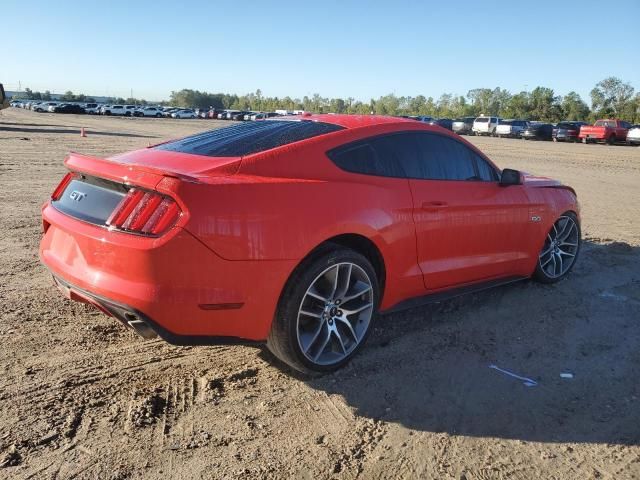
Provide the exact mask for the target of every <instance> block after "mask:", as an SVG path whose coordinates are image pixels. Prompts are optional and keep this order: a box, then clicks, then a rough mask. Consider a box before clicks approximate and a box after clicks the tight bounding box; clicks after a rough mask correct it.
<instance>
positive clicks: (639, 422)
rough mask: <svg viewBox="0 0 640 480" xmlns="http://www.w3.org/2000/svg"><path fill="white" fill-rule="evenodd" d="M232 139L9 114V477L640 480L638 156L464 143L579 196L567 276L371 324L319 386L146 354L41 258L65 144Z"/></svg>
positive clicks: (214, 357)
mask: <svg viewBox="0 0 640 480" xmlns="http://www.w3.org/2000/svg"><path fill="white" fill-rule="evenodd" d="M220 124H221V122H218V121H205V120H165V119H158V120H156V119H125V118H102V117H90V116H74V115H71V116H65V115H55V114H37V113H33V112H28V111H24V110H17V109H9V110H5V111H3V112H2V113H1V114H0V227H1V228H0V314H1V321H0V345H1V348H0V373H1V374H0V406H1V408H0V478H20V479H29V478H33V479H42V478H44V479H47V478H65V479H67V478H100V479H124V478H143V477H144V478H217V479H219V478H237V477H242V478H309V479H324V478H345V479H351V478H364V479H370V478H373V479H390V478H444V479H447V478H453V479H459V480H462V479H465V480H475V479H503V478H515V479H529V478H536V479H558V480H559V479H590V478H593V479H628V478H640V382H639V381H638V380H639V379H640V349H639V348H638V346H639V345H640V222H639V221H638V218H639V217H640V148H633V147H625V146H612V147H610V146H600V145H581V144H577V145H573V144H568V145H565V144H554V143H551V142H525V141H522V140H510V139H497V138H470V140H471V141H472V142H474V143H475V144H477V145H478V146H479V147H480V148H481V149H483V150H484V151H485V152H486V153H487V154H488V155H489V156H490V157H491V158H493V159H494V160H495V161H496V162H497V164H498V165H500V166H502V167H512V168H518V169H522V170H525V171H529V172H532V173H538V174H543V175H550V176H553V177H556V178H559V179H560V180H562V181H564V182H567V183H569V184H571V185H573V186H574V187H575V188H576V190H577V191H578V196H579V200H580V202H581V205H582V208H583V211H582V213H583V233H584V238H585V243H584V247H583V250H582V252H581V255H580V258H579V260H578V263H577V265H576V267H575V270H574V271H573V273H572V274H571V275H570V277H569V278H568V279H567V280H566V281H563V282H561V283H559V284H557V285H554V286H544V285H540V284H536V283H533V282H521V283H518V284H514V285H512V286H508V287H502V288H498V289H495V290H492V291H487V292H483V293H479V294H474V295H470V296H466V297H462V298H459V299H456V300H452V301H448V302H443V303H441V304H437V305H433V306H429V307H425V308H420V309H415V310H410V311H406V312H403V313H400V314H396V315H392V316H388V317H381V318H378V319H377V324H376V328H375V331H374V333H373V335H372V336H371V337H370V339H369V342H368V344H367V346H366V347H365V348H364V349H363V350H362V352H361V353H360V354H359V355H358V356H357V358H355V359H354V361H353V362H352V363H351V364H350V365H349V366H347V367H346V368H344V369H343V370H341V371H339V372H337V373H335V374H332V375H328V376H325V377H322V378H316V379H307V378H302V377H300V376H298V375H295V374H293V373H291V372H290V371H288V370H286V369H284V368H282V367H279V366H275V365H274V364H273V363H272V362H273V360H272V357H271V356H270V355H269V353H268V352H266V351H264V350H263V349H261V348H252V347H236V346H232V347H230V346H221V347H191V348H184V347H172V346H169V345H167V344H165V343H163V342H162V341H159V340H158V341H156V340H154V341H143V340H142V339H140V338H138V337H136V336H135V335H134V334H133V333H131V332H129V331H127V330H126V329H124V328H123V327H122V326H121V325H120V324H119V323H118V322H116V321H115V320H112V319H110V318H108V317H106V316H104V315H103V314H101V313H99V312H97V311H95V310H93V309H91V308H89V307H85V306H83V305H79V304H76V303H72V302H70V301H67V300H65V299H64V298H63V297H62V295H60V294H59V293H58V291H57V290H56V288H55V287H54V286H53V284H52V281H51V278H50V276H49V275H48V274H47V272H46V270H45V268H44V267H43V266H42V265H41V264H40V262H39V260H38V254H37V252H38V243H39V240H40V206H41V204H42V203H43V202H44V201H45V199H46V198H47V197H48V195H49V194H50V193H51V191H52V190H53V188H54V187H55V185H56V184H57V183H58V181H59V180H60V178H61V177H62V175H63V172H64V168H63V165H62V160H63V158H64V156H65V154H66V153H67V152H68V151H70V150H74V151H79V152H83V153H88V154H94V155H111V154H115V153H118V152H122V151H126V150H129V149H133V148H136V147H142V146H146V145H147V144H148V143H149V142H151V143H157V142H159V141H161V140H163V139H167V138H171V137H178V136H182V135H185V134H189V133H193V132H197V131H201V130H205V129H208V128H213V127H214V126H219V125H220ZM81 126H84V127H87V133H88V136H87V137H86V138H82V137H80V136H79V134H78V133H79V128H80V127H81ZM492 364H495V365H497V366H499V367H500V368H503V369H508V370H509V371H512V372H515V373H517V374H519V375H522V376H525V377H529V378H532V379H534V380H535V381H537V382H538V385H537V386H535V387H527V386H525V385H524V384H523V382H522V381H521V380H518V379H516V378H513V377H510V376H507V375H505V374H502V373H500V372H499V371H497V370H495V369H491V368H489V365H492ZM561 373H572V374H573V378H571V379H565V378H561V377H560V374H561Z"/></svg>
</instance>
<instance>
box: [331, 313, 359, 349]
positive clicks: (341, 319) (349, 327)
mask: <svg viewBox="0 0 640 480" xmlns="http://www.w3.org/2000/svg"><path fill="white" fill-rule="evenodd" d="M336 320H337V321H339V322H340V323H341V324H342V325H344V326H345V327H347V330H349V333H350V334H351V336H352V337H353V341H354V342H356V343H358V336H357V335H356V331H355V330H354V329H353V325H351V322H350V321H349V320H348V319H346V318H344V317H338V318H336Z"/></svg>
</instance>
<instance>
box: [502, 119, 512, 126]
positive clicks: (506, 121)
mask: <svg viewBox="0 0 640 480" xmlns="http://www.w3.org/2000/svg"><path fill="white" fill-rule="evenodd" d="M514 123H515V121H514V120H502V121H501V122H500V125H513V124H514Z"/></svg>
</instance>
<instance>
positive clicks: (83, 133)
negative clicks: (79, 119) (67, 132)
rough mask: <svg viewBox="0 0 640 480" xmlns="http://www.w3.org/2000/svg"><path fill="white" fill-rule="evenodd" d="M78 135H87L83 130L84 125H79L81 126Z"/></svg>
mask: <svg viewBox="0 0 640 480" xmlns="http://www.w3.org/2000/svg"><path fill="white" fill-rule="evenodd" d="M80 136H81V137H86V136H87V134H86V133H85V131H84V127H81V128H80Z"/></svg>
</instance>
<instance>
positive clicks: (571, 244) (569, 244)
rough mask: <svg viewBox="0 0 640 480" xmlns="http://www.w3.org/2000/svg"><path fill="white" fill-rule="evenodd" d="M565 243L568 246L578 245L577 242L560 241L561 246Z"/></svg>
mask: <svg viewBox="0 0 640 480" xmlns="http://www.w3.org/2000/svg"><path fill="white" fill-rule="evenodd" d="M565 245H567V246H569V247H577V246H578V244H577V243H571V242H562V243H561V244H560V246H561V247H563V246H565Z"/></svg>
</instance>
